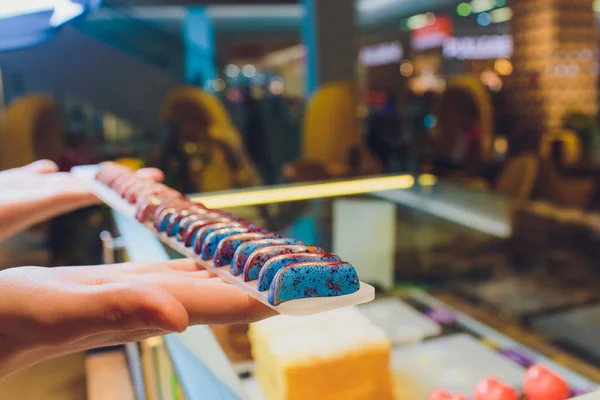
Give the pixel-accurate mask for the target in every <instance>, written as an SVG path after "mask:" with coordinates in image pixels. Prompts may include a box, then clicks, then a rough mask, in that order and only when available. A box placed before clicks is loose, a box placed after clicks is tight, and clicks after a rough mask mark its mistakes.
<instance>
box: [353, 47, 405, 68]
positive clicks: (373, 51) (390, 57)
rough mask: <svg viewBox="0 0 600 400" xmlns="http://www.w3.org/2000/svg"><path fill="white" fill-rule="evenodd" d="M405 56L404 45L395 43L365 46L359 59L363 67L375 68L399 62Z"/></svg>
mask: <svg viewBox="0 0 600 400" xmlns="http://www.w3.org/2000/svg"><path fill="white" fill-rule="evenodd" d="M403 55H404V49H403V47H402V44H401V43H400V42H397V41H394V42H386V43H379V44H375V45H372V46H365V47H363V48H362V49H360V54H359V58H360V62H361V64H362V65H364V66H367V67H375V66H378V65H386V64H392V63H396V62H399V61H400V60H401V59H402V56H403Z"/></svg>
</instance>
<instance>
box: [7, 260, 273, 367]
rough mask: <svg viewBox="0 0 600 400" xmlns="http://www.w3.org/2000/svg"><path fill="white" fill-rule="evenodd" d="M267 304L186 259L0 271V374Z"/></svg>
mask: <svg viewBox="0 0 600 400" xmlns="http://www.w3.org/2000/svg"><path fill="white" fill-rule="evenodd" d="M274 314H275V312H274V311H273V310H272V309H270V308H268V307H267V306H265V305H263V304H262V303H260V302H259V301H258V300H256V299H254V298H252V297H250V296H249V295H247V294H244V293H243V292H241V291H239V290H238V289H237V288H235V287H234V286H232V285H230V284H228V283H225V282H223V281H222V280H221V279H219V278H216V277H214V276H212V275H211V274H210V273H209V272H208V271H205V270H201V269H199V267H198V266H197V265H196V264H195V263H194V262H193V261H191V260H177V261H172V262H167V263H127V264H114V265H103V266H96V267H63V268H39V267H23V268H13V269H10V270H5V271H1V272H0V379H1V378H3V377H5V376H7V375H9V374H11V373H13V372H16V371H18V370H20V369H23V368H26V367H28V366H30V365H33V364H35V363H38V362H41V361H44V360H47V359H50V358H53V357H57V356H60V355H64V354H68V353H74V352H77V351H82V350H86V349H90V348H95V347H102V346H111V345H117V344H121V343H126V342H132V341H139V340H142V339H145V338H148V337H151V336H158V335H164V334H167V333H171V332H182V331H184V330H185V329H186V328H187V327H188V325H195V324H224V323H245V322H251V321H256V320H259V319H263V318H266V317H269V316H272V315H274Z"/></svg>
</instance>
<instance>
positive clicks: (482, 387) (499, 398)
mask: <svg viewBox="0 0 600 400" xmlns="http://www.w3.org/2000/svg"><path fill="white" fill-rule="evenodd" d="M473 399H474V400H519V399H520V396H519V393H517V391H516V390H515V389H513V388H512V387H510V386H508V385H506V384H505V383H503V382H500V381H499V380H497V379H495V378H484V379H482V380H480V381H479V382H478V383H477V385H476V386H475V396H474V398H473Z"/></svg>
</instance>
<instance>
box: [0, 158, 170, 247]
mask: <svg viewBox="0 0 600 400" xmlns="http://www.w3.org/2000/svg"><path fill="white" fill-rule="evenodd" d="M56 171H58V167H57V166H56V164H54V163H53V162H51V161H48V160H42V161H37V162H34V163H32V164H29V165H26V166H24V167H21V168H14V169H9V170H6V171H2V172H0V242H2V241H3V240H5V239H6V238H8V237H10V236H12V235H14V234H16V233H18V232H20V231H22V230H24V229H27V228H29V227H31V226H33V225H35V224H38V223H40V222H43V221H45V220H47V219H50V218H53V217H56V216H58V215H61V214H64V213H68V212H70V211H74V210H77V209H79V208H82V207H87V206H91V205H94V204H97V203H98V199H97V198H96V197H95V196H94V194H93V193H92V192H91V191H90V190H89V188H88V187H87V186H86V185H85V183H83V182H81V181H80V180H78V179H77V178H76V177H74V176H73V175H71V174H70V173H67V172H56ZM138 173H139V174H141V175H144V176H147V177H149V178H150V179H155V180H161V179H162V173H161V172H160V171H158V170H152V169H150V170H140V171H139V172H138Z"/></svg>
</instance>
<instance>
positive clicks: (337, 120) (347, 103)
mask: <svg viewBox="0 0 600 400" xmlns="http://www.w3.org/2000/svg"><path fill="white" fill-rule="evenodd" d="M357 97H358V94H357V91H356V88H355V86H354V84H352V83H350V82H334V83H328V84H325V85H323V86H322V87H320V88H319V89H318V90H317V92H316V93H315V94H314V96H313V97H312V99H311V100H310V102H309V104H308V106H307V108H306V113H305V115H304V120H303V126H302V156H301V158H300V159H299V160H297V161H294V162H292V163H289V164H286V165H285V166H284V167H283V170H282V173H283V176H284V178H285V179H286V181H288V182H303V181H314V180H323V179H336V178H349V177H353V176H359V175H372V174H377V173H380V172H381V165H380V163H379V162H378V161H377V160H376V159H375V158H374V157H373V155H372V154H371V152H370V150H369V149H368V148H367V147H366V146H365V145H364V142H363V138H362V132H361V130H360V128H359V119H358V115H357V109H358V100H357Z"/></svg>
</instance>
